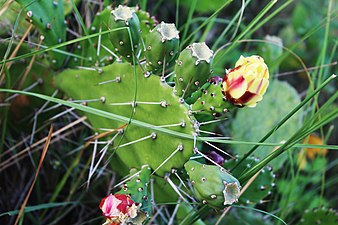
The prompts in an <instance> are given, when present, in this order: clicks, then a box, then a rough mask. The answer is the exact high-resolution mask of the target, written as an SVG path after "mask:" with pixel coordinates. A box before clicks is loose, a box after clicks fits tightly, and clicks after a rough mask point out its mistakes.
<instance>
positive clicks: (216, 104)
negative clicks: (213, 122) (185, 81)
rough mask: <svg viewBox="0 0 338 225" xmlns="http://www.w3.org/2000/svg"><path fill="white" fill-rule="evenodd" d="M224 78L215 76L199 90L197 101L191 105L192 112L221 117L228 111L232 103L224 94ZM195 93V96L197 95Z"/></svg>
mask: <svg viewBox="0 0 338 225" xmlns="http://www.w3.org/2000/svg"><path fill="white" fill-rule="evenodd" d="M221 84H222V78H220V77H218V76H215V77H212V78H210V79H209V80H208V82H207V83H206V84H204V85H203V86H202V87H201V88H200V89H199V90H198V91H197V92H195V93H200V94H199V97H198V98H197V101H195V102H194V104H192V105H191V110H192V112H194V113H196V114H207V115H212V116H214V117H220V116H222V115H224V114H225V113H227V112H228V109H229V108H232V105H231V104H229V103H228V102H227V101H226V99H225V97H224V96H223V94H222V89H221ZM195 93H194V94H193V97H195V96H194V95H195Z"/></svg>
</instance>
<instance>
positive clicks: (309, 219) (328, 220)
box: [297, 207, 338, 225]
mask: <svg viewBox="0 0 338 225" xmlns="http://www.w3.org/2000/svg"><path fill="white" fill-rule="evenodd" d="M337 222H338V213H337V211H335V210H333V209H328V208H325V207H321V208H316V209H313V210H306V211H305V213H304V215H303V218H302V219H301V220H300V222H299V223H298V224H297V225H307V224H321V225H336V224H337Z"/></svg>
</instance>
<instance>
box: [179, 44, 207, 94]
mask: <svg viewBox="0 0 338 225" xmlns="http://www.w3.org/2000/svg"><path fill="white" fill-rule="evenodd" d="M212 58H213V52H212V51H211V50H210V49H209V47H208V46H207V45H206V44H205V43H204V42H202V43H193V44H192V45H189V46H188V47H187V48H186V49H184V50H183V51H182V52H181V54H180V56H179V57H178V59H177V62H176V66H175V90H176V95H178V96H184V98H188V97H190V95H191V93H192V92H194V91H196V90H197V89H198V88H199V87H201V86H202V85H203V84H204V83H205V82H206V81H207V79H208V78H209V75H210V73H211V71H210V63H211V60H212Z"/></svg>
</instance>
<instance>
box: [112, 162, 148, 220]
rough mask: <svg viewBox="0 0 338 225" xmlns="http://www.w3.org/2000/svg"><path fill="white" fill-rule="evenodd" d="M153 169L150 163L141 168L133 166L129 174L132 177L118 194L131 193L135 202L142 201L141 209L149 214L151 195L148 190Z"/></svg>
mask: <svg viewBox="0 0 338 225" xmlns="http://www.w3.org/2000/svg"><path fill="white" fill-rule="evenodd" d="M150 174H151V169H150V167H149V166H148V165H144V166H142V167H141V170H140V171H138V170H137V169H135V168H133V169H131V170H130V173H129V176H130V177H132V179H130V180H129V181H128V182H126V183H125V184H123V188H122V189H121V190H120V191H119V192H117V194H124V195H129V196H130V197H131V198H132V200H133V201H134V202H138V203H141V204H142V205H141V210H142V211H144V212H145V213H146V215H149V214H150V213H151V196H150V193H149V191H148V185H149V181H150Z"/></svg>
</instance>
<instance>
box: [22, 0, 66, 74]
mask: <svg viewBox="0 0 338 225" xmlns="http://www.w3.org/2000/svg"><path fill="white" fill-rule="evenodd" d="M16 1H17V2H18V3H20V4H21V5H22V7H25V9H26V10H27V17H28V21H29V22H31V23H33V24H34V26H35V27H36V28H37V29H38V30H39V31H40V32H41V34H42V35H43V36H44V40H43V41H44V43H45V44H46V45H47V46H53V45H57V44H59V43H61V42H64V41H65V40H66V24H65V23H64V20H65V16H64V10H63V1H34V2H32V1H30V0H16ZM60 50H65V48H61V49H60ZM48 54H49V55H50V57H51V62H52V64H51V66H52V67H54V68H59V67H61V66H62V65H63V62H64V59H65V55H64V54H61V53H58V52H55V51H49V52H48Z"/></svg>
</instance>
